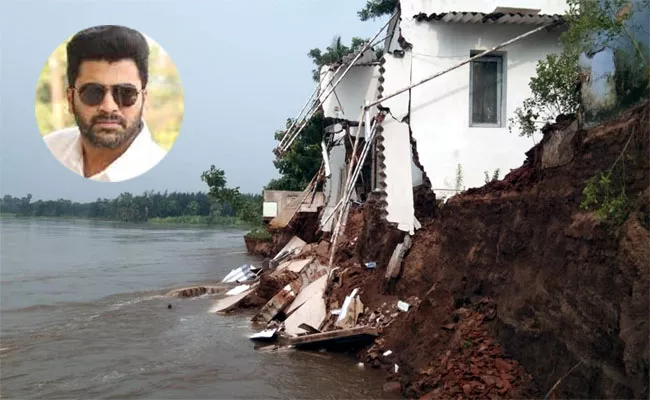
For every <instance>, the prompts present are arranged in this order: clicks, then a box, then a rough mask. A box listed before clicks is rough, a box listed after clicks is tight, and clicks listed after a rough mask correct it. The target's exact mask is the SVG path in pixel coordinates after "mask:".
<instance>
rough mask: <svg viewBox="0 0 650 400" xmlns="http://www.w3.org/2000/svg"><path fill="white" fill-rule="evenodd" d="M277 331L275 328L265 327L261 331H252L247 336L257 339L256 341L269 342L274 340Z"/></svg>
mask: <svg viewBox="0 0 650 400" xmlns="http://www.w3.org/2000/svg"><path fill="white" fill-rule="evenodd" d="M277 332H278V330H277V329H266V330H263V331H261V332H257V333H254V334H252V335H250V336H249V337H248V338H249V339H250V340H254V341H258V342H269V341H274V340H275V334H276V333H277Z"/></svg>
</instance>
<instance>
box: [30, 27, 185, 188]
mask: <svg viewBox="0 0 650 400" xmlns="http://www.w3.org/2000/svg"><path fill="white" fill-rule="evenodd" d="M35 108H36V110H35V111H36V120H37V122H38V127H39V129H40V131H41V135H42V136H43V140H44V141H45V144H46V145H47V147H48V148H49V150H50V152H51V153H52V155H53V156H54V157H56V159H57V160H59V162H61V164H63V165H64V166H66V167H67V168H68V169H70V170H71V171H73V172H74V173H76V174H79V175H81V176H83V177H85V178H88V179H92V180H95V181H101V182H120V181H125V180H128V179H132V178H135V177H137V176H139V175H142V174H144V173H146V172H147V171H149V170H150V169H151V168H153V167H154V166H155V165H156V164H158V163H159V162H160V161H161V160H162V159H163V158H164V157H165V155H166V154H167V152H168V151H169V150H170V149H171V147H172V145H173V144H174V141H175V140H176V137H177V136H178V132H179V130H180V127H181V122H182V119H183V89H182V86H181V81H180V77H179V76H178V71H177V70H176V67H175V66H174V64H173V62H172V60H171V59H170V58H169V56H168V55H167V53H166V52H165V51H164V50H163V49H162V47H161V46H160V45H158V44H157V43H156V42H155V41H154V40H152V39H150V38H149V37H147V36H145V35H144V34H142V33H140V32H138V31H136V30H134V29H131V28H127V27H124V26H116V25H102V26H95V27H92V28H88V29H85V30H83V31H80V32H78V33H77V34H75V35H74V36H72V37H71V38H68V39H67V40H65V41H64V42H63V43H62V44H61V45H59V47H57V48H56V50H54V52H53V53H52V54H51V55H50V58H49V59H48V60H47V63H46V64H45V67H44V68H43V70H42V71H41V75H40V76H39V78H38V86H37V89H36V106H35Z"/></svg>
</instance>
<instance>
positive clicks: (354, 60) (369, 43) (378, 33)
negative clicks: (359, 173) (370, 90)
mask: <svg viewBox="0 0 650 400" xmlns="http://www.w3.org/2000/svg"><path fill="white" fill-rule="evenodd" d="M397 15H398V14H397V13H393V16H392V17H390V19H389V20H388V22H386V24H384V26H382V28H381V29H380V30H379V32H377V33H376V34H375V36H373V37H372V39H370V40H369V41H368V43H366V44H365V45H364V46H363V47H362V48H361V50H359V52H358V53H357V55H356V56H355V57H354V59H353V60H352V61H351V62H350V64H349V65H348V66H347V68H346V69H345V71H343V73H342V74H341V76H340V77H339V78H338V80H337V81H336V83H335V84H334V85H332V88H331V89H330V90H329V91H328V92H326V93H327V94H325V95H322V96H318V97H319V98H318V100H319V102H320V103H321V104H322V103H323V102H324V101H325V100H327V98H328V97H329V96H330V94H332V92H333V91H334V89H336V87H337V86H338V84H339V83H341V81H342V80H343V78H344V77H345V75H346V74H347V73H348V71H349V70H350V68H352V67H353V66H354V63H355V62H356V61H357V60H358V59H359V58H360V57H361V55H363V53H365V52H366V50H368V49H369V48H370V47H371V46H372V43H373V42H374V41H375V39H377V37H378V36H379V35H380V34H381V32H383V30H384V29H386V27H387V26H388V25H389V24H390V22H391V21H392V20H393V18H395V16H397ZM339 68H340V67H339ZM336 73H338V69H337V72H336ZM336 73H335V75H334V76H336ZM330 84H331V81H330ZM322 97H324V98H322ZM314 112H315V110H312V112H311V114H312V115H313V113H314ZM309 118H311V115H310V116H309V117H307V118H305V119H309ZM305 125H306V124H303V125H302V126H301V127H300V129H298V131H297V132H296V133H295V134H293V135H292V137H291V138H290V139H289V140H288V143H287V144H283V146H282V148H280V151H282V152H284V151H286V149H287V148H288V147H289V146H291V143H293V141H294V140H295V138H296V137H297V136H298V135H299V134H300V132H301V131H302V129H303V128H304V127H305ZM287 132H289V131H287ZM278 147H279V146H278Z"/></svg>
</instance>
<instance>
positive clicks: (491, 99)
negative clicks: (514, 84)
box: [472, 61, 499, 124]
mask: <svg viewBox="0 0 650 400" xmlns="http://www.w3.org/2000/svg"><path fill="white" fill-rule="evenodd" d="M498 66H499V65H498V63H497V62H496V61H474V62H472V122H474V123H484V124H496V123H498V122H499V118H498V113H499V109H498V96H497V90H498V82H497V80H498Z"/></svg>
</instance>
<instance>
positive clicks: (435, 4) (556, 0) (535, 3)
mask: <svg viewBox="0 0 650 400" xmlns="http://www.w3.org/2000/svg"><path fill="white" fill-rule="evenodd" d="M400 3H401V8H402V17H403V18H411V17H413V16H414V15H416V14H419V13H425V14H427V15H430V14H434V13H436V14H438V13H445V12H452V11H461V12H462V11H465V12H481V13H491V12H494V11H495V10H496V8H497V7H502V8H524V9H531V10H540V11H539V13H540V14H563V13H564V11H565V10H566V8H567V5H566V1H565V0H400Z"/></svg>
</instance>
